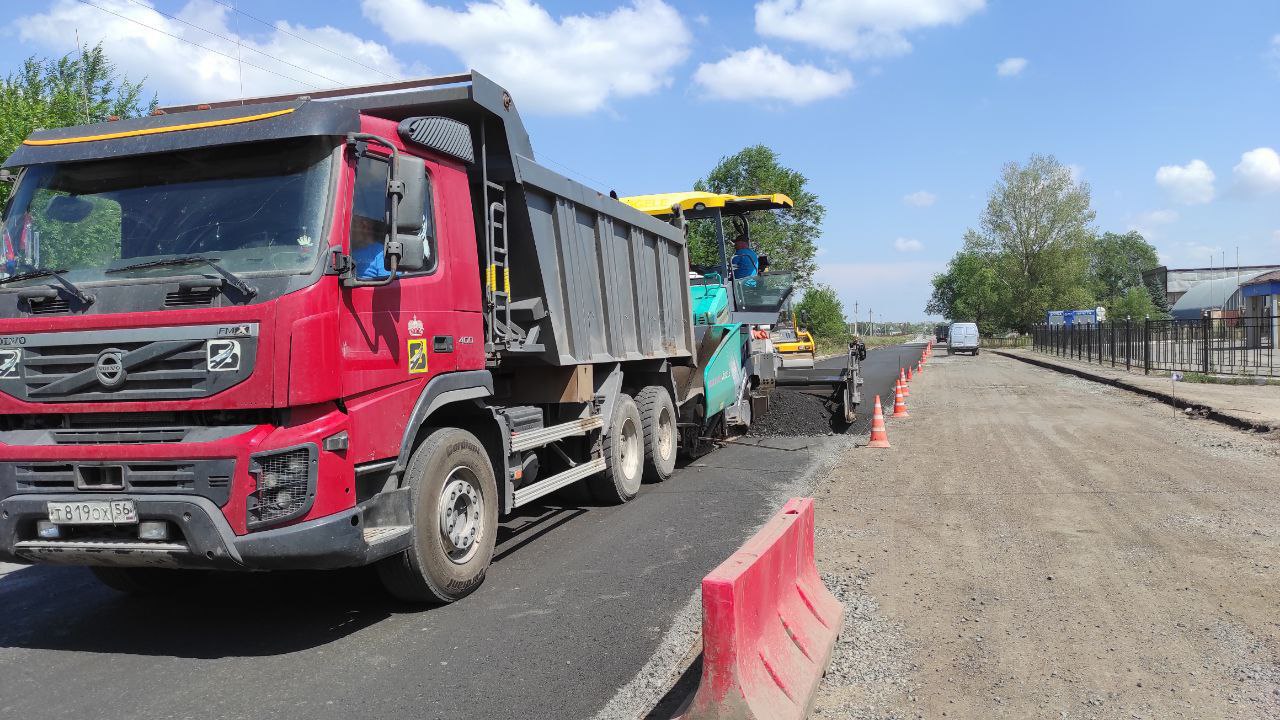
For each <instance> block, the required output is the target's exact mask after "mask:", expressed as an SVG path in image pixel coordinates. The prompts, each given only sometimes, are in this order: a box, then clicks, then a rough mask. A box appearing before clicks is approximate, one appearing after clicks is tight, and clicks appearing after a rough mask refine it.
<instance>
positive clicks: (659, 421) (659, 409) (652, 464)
mask: <svg viewBox="0 0 1280 720" xmlns="http://www.w3.org/2000/svg"><path fill="white" fill-rule="evenodd" d="M636 406H637V407H638V408H639V409H640V422H641V425H642V426H643V428H644V475H645V477H646V478H648V479H649V480H652V481H654V482H661V481H663V480H666V479H667V478H669V477H671V473H672V472H673V471H674V470H675V469H676V447H677V445H679V441H678V437H677V429H676V406H675V404H674V403H672V402H671V394H670V393H668V392H667V391H666V390H664V389H663V388H660V387H658V386H656V385H650V386H648V387H646V388H645V389H643V390H641V391H640V394H638V395H636Z"/></svg>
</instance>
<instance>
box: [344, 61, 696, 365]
mask: <svg viewBox="0 0 1280 720" xmlns="http://www.w3.org/2000/svg"><path fill="white" fill-rule="evenodd" d="M418 85H419V87H417V88H415V89H409V90H406V91H404V92H394V93H387V92H374V91H371V92H370V93H369V94H365V95H359V96H355V97H352V96H350V95H349V94H347V95H345V96H343V97H340V98H338V97H335V98H334V99H333V102H336V103H341V104H342V105H344V106H348V107H354V108H356V109H358V110H360V111H361V112H365V113H369V114H371V115H376V116H378V117H385V118H388V119H393V120H398V121H403V120H405V119H408V118H414V117H423V116H439V117H447V118H451V119H454V120H458V121H460V122H463V123H465V124H466V125H467V126H468V127H469V128H470V130H471V138H472V142H473V144H474V160H473V161H472V162H471V164H470V166H469V167H470V175H471V186H472V198H473V203H474V205H475V206H476V208H477V217H476V230H477V234H478V236H479V238H478V241H479V243H480V257H481V262H482V264H483V265H484V266H485V267H484V268H479V269H478V270H479V271H480V272H482V273H483V278H484V279H485V285H486V299H487V300H488V301H490V303H491V304H492V305H493V307H492V308H491V309H489V311H488V317H487V318H486V333H487V337H486V346H487V348H488V349H489V352H490V353H491V354H492V355H493V356H495V357H497V358H499V359H500V360H501V362H503V363H512V364H519V363H528V364H541V365H582V364H589V363H611V362H623V361H636V360H657V359H684V358H689V357H691V356H692V354H693V325H692V319H691V315H690V312H691V310H690V306H689V280H688V268H689V258H688V250H687V248H686V247H685V239H684V234H683V232H681V231H680V230H678V229H676V228H675V227H673V226H671V225H670V224H667V223H664V222H661V221H659V220H657V219H655V218H653V217H650V216H649V215H646V214H644V213H641V212H639V211H638V210H635V209H634V208H632V207H630V206H628V205H624V204H622V203H620V202H618V201H617V200H614V199H613V198H611V197H609V196H608V195H606V194H603V193H601V192H598V191H596V190H592V189H591V188H588V187H586V186H585V185H582V184H581V183H578V182H575V181H573V180H570V179H569V178H566V177H564V176H563V175H560V174H558V173H556V172H554V171H552V170H550V169H548V168H546V167H544V166H542V165H539V164H538V163H537V162H535V161H534V154H533V148H532V146H531V145H530V144H529V137H528V135H527V133H526V132H525V129H524V124H523V122H522V121H521V120H520V115H519V113H518V112H517V110H516V107H515V104H514V102H513V101H512V99H511V96H510V95H509V94H507V92H506V91H505V90H503V89H502V88H501V87H499V86H497V85H496V84H494V83H493V82H492V81H490V80H489V79H487V78H485V77H484V76H483V75H480V74H479V73H475V72H472V73H469V74H466V75H456V76H451V77H447V78H438V79H435V80H430V81H419V82H418ZM504 266H505V269H506V271H507V273H509V275H508V276H507V280H509V283H510V295H509V296H507V295H506V294H505V290H506V286H507V283H506V282H504V281H503V278H504V274H503V268H504ZM490 268H492V269H490Z"/></svg>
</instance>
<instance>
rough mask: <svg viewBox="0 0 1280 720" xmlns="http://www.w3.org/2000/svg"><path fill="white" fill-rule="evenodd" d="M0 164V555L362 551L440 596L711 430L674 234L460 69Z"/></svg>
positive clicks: (138, 579)
mask: <svg viewBox="0 0 1280 720" xmlns="http://www.w3.org/2000/svg"><path fill="white" fill-rule="evenodd" d="M5 168H6V173H5V178H6V179H8V180H10V181H14V180H16V183H15V184H14V185H13V187H12V192H11V196H10V199H9V201H8V205H7V206H6V209H5V215H4V237H3V246H2V247H0V254H2V256H0V262H2V265H0V559H3V560H8V561H17V562H35V563H64V564H77V565H87V566H90V567H92V568H93V569H94V572H95V573H96V574H97V575H98V577H99V578H100V579H102V580H103V581H104V582H106V583H107V584H109V585H111V586H113V587H116V588H118V589H122V590H126V591H135V592H152V591H160V590H164V589H166V588H171V587H173V586H174V585H175V584H177V583H185V582H186V581H187V580H188V579H190V578H191V577H192V576H193V574H195V573H204V572H205V571H209V570H243V569H249V570H254V569H259V570H262V569H277V568H281V569H283V568H334V567H345V566H355V565H366V564H372V563H377V566H378V569H379V573H380V575H381V577H382V578H383V581H384V584H385V585H386V586H387V587H388V589H389V590H390V591H391V592H392V593H393V594H395V595H397V596H398V597H400V598H403V599H405V600H410V601H427V602H447V601H451V600H455V599H457V598H460V597H462V596H464V595H466V594H467V593H469V592H471V591H472V590H474V589H475V588H476V587H477V586H478V585H479V584H480V583H481V582H482V581H483V579H484V575H485V570H486V568H487V567H488V565H489V563H490V560H491V558H492V555H493V548H494V541H495V537H496V535H497V529H498V518H499V516H500V515H501V514H504V513H507V512H510V511H511V510H513V509H515V508H517V507H519V506H521V505H524V504H526V503H530V502H533V501H535V500H537V499H538V498H540V497H542V496H544V495H546V494H547V493H550V492H553V491H555V490H557V489H560V488H563V487H565V486H567V485H569V484H571V483H576V482H579V481H583V482H585V483H587V484H588V485H589V488H590V491H591V493H592V494H593V495H594V497H595V498H597V499H598V500H600V501H603V502H625V501H626V500H628V499H629V498H631V497H632V496H634V495H635V494H636V492H637V491H638V490H639V489H640V485H641V481H642V479H643V478H644V477H645V476H646V475H647V476H648V477H650V478H655V479H662V478H664V477H666V476H667V475H668V474H670V473H671V472H672V469H673V467H674V463H675V459H676V453H677V450H678V448H679V447H680V445H681V443H682V438H701V437H703V436H704V435H706V434H707V433H709V432H715V431H716V427H715V422H716V418H714V417H707V413H705V412H704V411H702V410H700V407H701V406H700V403H699V398H700V397H701V394H702V382H701V376H700V375H699V362H698V359H697V358H696V357H694V355H695V352H696V350H695V348H696V347H697V346H698V344H699V340H700V338H701V334H700V333H698V332H695V327H694V325H693V323H692V322H691V319H690V318H691V314H690V299H689V280H688V253H687V250H686V247H685V238H684V233H683V231H682V230H681V229H680V228H678V227H676V226H673V225H672V224H670V223H666V222H662V221H661V220H659V219H656V218H654V217H650V216H648V215H646V214H644V213H641V212H639V211H637V210H635V209H633V208H631V207H628V206H626V205H624V204H622V203H620V202H618V201H616V200H614V199H612V198H610V197H608V196H606V195H603V194H601V193H599V192H597V191H595V190H592V189H589V188H587V187H584V186H583V185H580V184H578V183H576V182H574V181H572V180H570V179H568V178H565V177H562V176H560V175H558V174H556V173H554V172H552V171H550V170H548V169H547V168H545V167H543V166H542V165H540V164H538V163H537V162H536V161H535V160H534V153H533V150H532V147H531V146H530V143H529V138H528V136H527V134H526V132H525V130H524V126H523V124H522V123H521V121H520V116H519V114H518V113H517V111H516V107H515V105H514V103H513V101H512V98H511V96H510V95H509V94H508V93H507V92H505V91H504V90H503V89H502V88H501V87H499V86H497V85H496V84H494V83H493V82H491V81H490V80H488V79H486V78H484V77H483V76H481V75H479V74H476V73H470V74H465V75H457V76H449V77H443V78H434V79H429V80H420V81H412V82H405V83H392V84H388V85H381V86H369V87H361V88H350V89H346V90H336V91H326V92H318V93H312V94H311V95H310V96H308V97H298V96H282V97H273V98H260V99H254V100H248V101H235V102H228V103H214V104H208V105H198V106H190V107H180V108H169V109H166V111H164V112H160V113H156V114H153V115H152V116H149V117H145V118H137V119H128V120H118V121H112V122H104V123H100V124H96V125H88V126H80V127H72V128H64V129H57V130H40V131H37V132H35V133H34V134H33V135H32V136H31V137H30V138H28V139H27V140H26V141H25V142H24V143H23V144H22V145H21V146H20V147H19V148H18V150H17V151H16V152H15V153H14V154H13V155H12V156H11V157H10V158H8V160H7V161H6V162H5ZM740 335H742V337H744V338H746V337H749V334H746V333H742V334H740ZM736 342H740V343H742V345H741V349H740V351H739V349H737V348H735V349H734V351H733V353H728V354H729V355H735V354H740V355H742V356H744V357H746V356H748V355H749V354H750V353H752V352H758V349H756V350H753V348H752V346H751V345H750V344H749V343H750V342H755V341H753V340H752V341H748V340H744V339H738V340H736ZM722 355H723V353H722ZM735 356H736V355H735ZM742 385H743V387H744V388H747V390H745V391H744V392H748V393H750V395H751V397H750V398H749V399H752V400H755V401H759V399H760V389H759V388H760V383H759V382H758V379H757V380H748V379H744V380H743V381H742ZM766 386H767V383H766Z"/></svg>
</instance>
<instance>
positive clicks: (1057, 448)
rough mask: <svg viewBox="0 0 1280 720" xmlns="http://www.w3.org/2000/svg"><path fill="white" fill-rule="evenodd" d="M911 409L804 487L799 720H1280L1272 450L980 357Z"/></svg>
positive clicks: (929, 389) (940, 377) (945, 367)
mask: <svg viewBox="0 0 1280 720" xmlns="http://www.w3.org/2000/svg"><path fill="white" fill-rule="evenodd" d="M912 392H913V395H912V397H911V398H910V411H911V414H912V417H911V418H910V419H906V420H899V421H893V420H891V421H890V424H889V438H890V441H891V442H892V444H893V447H892V449H890V450H881V451H876V450H870V449H865V448H856V449H851V450H850V451H849V452H848V453H847V454H846V457H845V458H844V460H843V462H841V463H840V465H839V467H838V469H837V470H836V471H835V472H834V473H832V474H831V475H830V476H829V477H827V478H826V479H825V480H820V481H819V483H818V486H817V490H816V495H817V498H818V518H817V522H818V531H817V538H818V556H819V566H820V568H821V569H822V570H823V573H824V576H825V577H826V579H827V581H828V586H829V587H831V588H832V589H833V590H834V591H835V592H836V593H837V595H838V596H840V598H841V599H842V600H843V601H844V602H845V604H846V623H845V628H844V633H843V635H842V637H841V642H840V645H839V646H838V647H837V650H836V656H835V658H834V660H833V663H832V667H831V669H830V671H829V672H828V675H827V678H826V679H825V680H824V682H823V685H822V687H821V689H820V691H819V698H818V701H817V705H816V708H815V711H814V716H815V717H832V718H842V719H843V718H941V717H946V718H993V717H1001V718H1126V719H1127V718H1161V719H1162V718H1249V719H1251V720H1252V719H1257V718H1268V719H1271V718H1280V441H1278V440H1277V439H1275V438H1267V437H1263V436H1258V435H1251V434H1248V433H1245V432H1243V431H1240V430H1235V429H1231V428H1227V427H1224V426H1221V425H1218V424H1216V423H1213V422H1210V421H1207V420H1201V419H1194V418H1188V417H1185V416H1182V415H1180V414H1179V413H1178V411H1176V410H1174V409H1173V408H1170V407H1168V406H1165V405H1161V404H1158V403H1155V402H1153V401H1151V400H1147V399H1141V398H1138V397H1137V396H1134V395H1132V394H1129V393H1126V392H1124V391H1121V390H1116V389H1111V388H1106V387H1103V386H1101V385H1098V384H1094V383H1090V382H1088V381H1085V380H1080V379H1076V378H1072V377H1068V376H1064V375H1060V374H1057V373H1054V372H1052V371H1049V370H1044V369H1040V368H1035V367H1031V366H1028V365H1026V364H1023V363H1019V362H1017V361H1015V360H1010V359H1007V358H1001V357H997V356H994V355H988V354H983V355H981V356H979V357H976V358H972V357H968V356H957V357H954V358H949V357H946V355H945V352H944V353H943V354H941V355H935V356H934V358H933V359H932V360H931V361H930V362H929V364H928V367H927V370H926V372H925V373H924V375H923V376H922V377H920V378H918V379H917V380H916V382H914V383H913V384H912ZM887 411H888V408H886V412H887Z"/></svg>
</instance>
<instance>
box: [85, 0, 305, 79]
mask: <svg viewBox="0 0 1280 720" xmlns="http://www.w3.org/2000/svg"><path fill="white" fill-rule="evenodd" d="M76 2H78V3H80V4H81V5H88V6H89V7H91V8H97V9H98V10H101V11H102V12H104V13H107V14H108V15H115V16H116V17H118V18H120V19H122V20H128V21H129V22H131V23H133V24H135V25H140V26H142V27H144V28H146V29H148V30H151V31H152V32H158V33H160V34H161V35H168V36H169V37H171V38H173V39H174V40H181V41H182V42H184V43H187V44H188V45H194V46H196V47H198V48H200V49H201V50H204V51H205V52H211V53H213V54H214V55H221V56H222V57H224V58H227V59H228V60H235V59H236V58H235V57H234V56H232V55H228V54H226V53H224V52H220V51H218V50H214V49H213V48H207V47H205V46H203V45H201V44H200V43H198V42H193V41H191V40H188V39H186V38H184V37H182V36H181V35H174V34H173V33H171V32H166V31H164V30H161V29H160V28H157V27H152V26H150V25H148V24H146V23H144V22H141V21H139V20H134V19H133V18H131V17H129V16H128V15H121V14H120V13H118V12H115V11H114V10H108V9H106V8H104V7H102V6H101V5H94V4H93V3H91V2H89V0H76ZM244 64H245V65H248V66H249V67H253V68H257V69H259V70H262V71H263V72H269V73H271V74H272V75H275V76H276V77H280V78H284V79H285V80H288V81H290V82H295V83H298V84H300V85H306V86H307V87H309V88H312V89H314V90H319V89H320V86H319V85H316V84H315V83H310V82H307V81H306V80H299V79H297V78H293V77H289V76H288V75H284V74H281V73H278V72H276V71H275V70H272V69H270V68H265V67H262V66H261V65H255V64H253V63H251V62H245V63H244Z"/></svg>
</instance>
